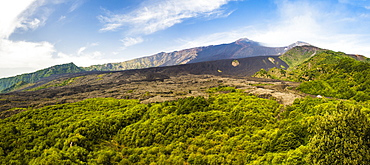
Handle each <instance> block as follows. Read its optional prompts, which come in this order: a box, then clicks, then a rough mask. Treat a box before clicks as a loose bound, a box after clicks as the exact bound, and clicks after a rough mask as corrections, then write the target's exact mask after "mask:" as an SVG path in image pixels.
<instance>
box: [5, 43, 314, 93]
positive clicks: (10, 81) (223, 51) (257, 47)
mask: <svg viewBox="0 0 370 165" xmlns="http://www.w3.org/2000/svg"><path fill="white" fill-rule="evenodd" d="M300 45H309V44H308V43H304V42H296V43H293V44H291V45H288V46H285V47H266V46H263V45H261V44H260V43H259V42H255V41H253V40H249V39H247V38H241V39H239V40H237V41H235V42H232V43H228V44H220V45H209V46H202V47H195V48H189V49H183V50H180V51H173V52H169V53H165V52H161V53H157V54H155V55H151V56H146V57H142V58H137V59H133V60H128V61H123V62H119V63H107V64H102V65H92V66H90V67H77V66H76V65H75V64H73V63H69V64H62V65H56V66H52V67H49V68H46V69H42V70H39V71H36V72H33V73H27V74H22V75H18V76H14V77H9V78H3V79H0V93H6V92H10V91H14V90H16V89H22V88H24V87H29V86H30V85H32V83H34V82H36V81H38V80H40V79H41V78H44V77H48V76H50V75H54V74H64V73H77V72H84V71H121V70H129V69H142V68H151V67H162V66H173V65H181V64H188V63H198V62H206V61H216V60H223V59H240V58H246V57H256V56H279V55H281V54H283V53H285V52H286V51H288V50H290V49H291V48H293V47H295V46H300ZM67 65H70V66H69V67H71V68H70V69H63V67H60V66H67ZM46 70H47V72H49V73H41V72H44V71H46ZM29 76H31V78H27V77H29ZM27 85H28V86H27Z"/></svg>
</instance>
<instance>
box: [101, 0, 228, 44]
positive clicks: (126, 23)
mask: <svg viewBox="0 0 370 165" xmlns="http://www.w3.org/2000/svg"><path fill="white" fill-rule="evenodd" d="M230 1H235V0H202V1H199V0H188V1H179V0H159V1H149V0H147V1H144V2H143V3H142V4H141V5H140V7H138V8H137V9H135V10H133V11H131V12H129V13H126V14H114V13H112V12H110V11H106V15H100V16H98V19H99V20H100V22H102V23H103V24H104V26H103V28H101V29H100V31H101V32H104V31H116V30H121V29H124V34H125V35H126V36H129V37H127V38H124V39H123V40H122V42H123V43H124V45H125V46H132V45H134V44H138V43H141V42H143V39H142V36H144V35H149V34H152V33H155V32H157V31H160V30H164V29H167V28H169V27H171V26H174V25H175V24H178V23H181V22H183V21H184V20H186V19H189V18H195V17H204V18H212V19H214V18H219V17H227V16H228V15H230V14H231V13H232V11H226V10H225V9H223V8H222V7H223V6H224V5H225V4H227V3H228V2H230Z"/></svg>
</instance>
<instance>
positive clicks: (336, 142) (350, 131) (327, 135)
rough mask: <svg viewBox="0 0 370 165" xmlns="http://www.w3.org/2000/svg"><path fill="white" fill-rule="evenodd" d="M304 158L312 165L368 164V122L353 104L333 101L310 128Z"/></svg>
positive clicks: (369, 151)
mask: <svg viewBox="0 0 370 165" xmlns="http://www.w3.org/2000/svg"><path fill="white" fill-rule="evenodd" d="M313 132H314V133H315V135H314V136H313V138H312V139H311V141H310V142H311V144H310V149H311V150H310V154H309V156H308V161H309V162H310V163H313V164H368V162H369V161H370V159H369V157H370V156H369V153H370V150H369V146H368V144H369V142H370V141H369V136H368V135H369V121H368V120H367V118H366V116H365V115H364V114H363V113H362V112H361V109H360V108H358V107H354V106H348V105H344V103H343V102H340V103H338V104H337V109H336V110H335V111H334V112H333V113H332V114H329V113H327V114H326V115H324V116H322V117H320V119H319V120H318V121H317V123H316V125H315V126H314V127H313Z"/></svg>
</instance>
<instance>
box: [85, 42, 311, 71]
mask: <svg viewBox="0 0 370 165" xmlns="http://www.w3.org/2000/svg"><path fill="white" fill-rule="evenodd" d="M302 45H309V44H308V43H304V42H296V43H293V44H291V45H289V46H285V47H266V46H262V45H261V44H260V43H258V42H255V41H252V40H249V39H246V38H242V39H239V40H237V41H235V42H233V43H229V44H221V45H211V46H204V47H196V48H191V49H185V50H181V51H174V52H170V53H165V52H161V53H158V54H155V55H152V56H147V57H142V58H137V59H133V60H129V61H125V62H120V63H108V64H103V65H93V66H90V67H85V68H84V69H85V70H86V71H94V70H99V71H117V70H127V69H141V68H149V67H158V66H171V65H179V64H187V63H196V62H204V61H214V60H221V59H238V58H246V57H255V56H273V55H275V56H278V55H281V54H283V53H285V52H286V51H288V50H290V49H291V48H293V47H295V46H302Z"/></svg>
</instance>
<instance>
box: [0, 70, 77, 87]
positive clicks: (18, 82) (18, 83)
mask: <svg viewBox="0 0 370 165" xmlns="http://www.w3.org/2000/svg"><path fill="white" fill-rule="evenodd" d="M83 71H84V70H83V69H81V68H79V67H77V66H76V65H75V64H74V63H68V64H62V65H55V66H52V67H49V68H46V69H42V70H39V71H36V72H33V73H27V74H22V75H18V76H14V77H9V78H3V79H0V93H5V92H10V91H12V90H15V89H17V88H20V87H22V86H24V85H26V84H29V83H34V82H36V81H38V80H40V79H41V78H44V77H49V76H51V75H55V74H64V73H77V72H83Z"/></svg>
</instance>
